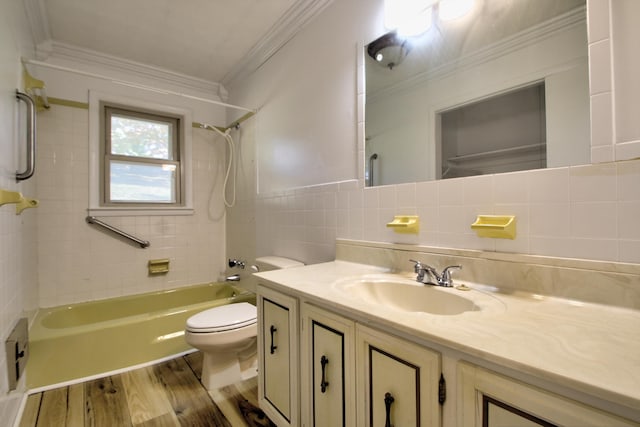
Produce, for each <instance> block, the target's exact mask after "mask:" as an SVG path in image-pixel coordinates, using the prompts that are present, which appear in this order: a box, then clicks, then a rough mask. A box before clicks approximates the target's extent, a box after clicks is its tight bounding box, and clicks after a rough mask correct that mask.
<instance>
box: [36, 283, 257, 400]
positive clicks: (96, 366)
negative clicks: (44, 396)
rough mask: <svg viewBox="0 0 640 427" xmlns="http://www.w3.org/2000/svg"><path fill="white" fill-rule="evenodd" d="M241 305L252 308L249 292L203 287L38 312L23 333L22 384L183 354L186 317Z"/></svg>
mask: <svg viewBox="0 0 640 427" xmlns="http://www.w3.org/2000/svg"><path fill="white" fill-rule="evenodd" d="M245 301H248V302H251V303H253V304H255V294H253V293H251V292H247V291H245V290H242V289H240V288H238V287H235V286H232V285H229V284H226V283H208V284H203V285H195V286H188V287H183V288H177V289H172V290H168V291H161V292H153V293H147V294H139V295H132V296H126V297H120V298H112V299H107V300H101V301H93V302H86V303H80V304H73V305H66V306H61V307H53V308H46V309H41V310H39V311H38V313H37V314H36V316H35V319H34V322H33V326H32V327H31V330H30V332H29V334H30V336H29V341H30V343H29V345H30V356H29V361H28V363H27V386H28V387H29V388H30V389H36V388H41V387H45V386H49V385H51V384H58V383H63V382H68V381H73V380H76V379H79V378H84V377H91V376H96V375H99V374H102V373H106V372H109V371H115V370H119V369H123V368H127V367H130V366H135V365H139V364H144V363H148V362H151V361H154V360H159V359H163V358H167V357H170V356H173V355H176V354H180V353H184V352H187V351H189V350H191V347H189V346H188V345H187V343H186V342H185V340H184V325H185V322H186V320H187V318H189V317H190V316H192V315H193V314H195V313H198V312H200V311H203V310H206V309H207V308H210V307H216V306H219V305H225V304H233V303H238V302H245Z"/></svg>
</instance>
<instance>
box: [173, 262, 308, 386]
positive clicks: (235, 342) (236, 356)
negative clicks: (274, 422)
mask: <svg viewBox="0 0 640 427" xmlns="http://www.w3.org/2000/svg"><path fill="white" fill-rule="evenodd" d="M302 265H304V264H303V263H301V262H298V261H294V260H292V259H289V258H282V257H275V256H267V257H262V258H257V259H256V266H257V267H258V268H259V269H260V271H268V270H276V269H281V268H290V267H298V266H302ZM241 282H242V281H240V282H239V283H238V284H239V285H240V286H241V285H242V283H241ZM257 317H258V314H257V310H256V307H255V306H254V305H252V304H249V303H247V302H242V303H238V304H228V305H223V306H220V307H214V308H210V309H208V310H205V311H202V312H200V313H197V314H195V315H193V316H191V317H190V318H189V319H187V324H186V328H185V340H186V341H187V344H189V345H190V346H192V347H195V348H197V349H198V350H200V351H201V352H202V354H203V360H202V378H201V382H202V385H204V386H205V388H207V389H208V390H210V389H214V388H220V387H224V386H226V385H229V384H233V383H236V382H239V381H243V380H246V379H249V378H251V377H254V376H255V375H256V374H257V368H258V360H257V347H256V338H257V334H258V325H257Z"/></svg>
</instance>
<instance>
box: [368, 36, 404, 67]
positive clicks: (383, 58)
mask: <svg viewBox="0 0 640 427" xmlns="http://www.w3.org/2000/svg"><path fill="white" fill-rule="evenodd" d="M409 51H411V44H410V43H409V42H408V41H407V40H406V39H404V38H401V37H398V34H397V33H395V32H392V33H388V34H385V35H383V36H382V37H380V38H378V39H376V40H374V41H372V42H371V43H369V45H368V46H367V54H368V55H369V56H370V57H371V58H373V59H374V61H376V63H377V64H380V65H381V66H383V67H386V68H388V69H390V70H393V68H394V67H396V66H397V65H399V64H400V63H401V62H402V61H403V60H404V58H405V57H406V56H407V55H408V54H409Z"/></svg>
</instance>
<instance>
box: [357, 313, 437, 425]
mask: <svg viewBox="0 0 640 427" xmlns="http://www.w3.org/2000/svg"><path fill="white" fill-rule="evenodd" d="M356 345H357V355H356V357H357V362H358V363H357V365H358V368H357V369H358V390H359V391H362V393H361V394H360V395H358V425H360V426H367V427H374V426H375V427H382V426H398V427H400V426H402V427H405V426H407V427H426V426H430V427H436V426H439V425H440V419H441V408H440V403H439V402H438V382H439V379H440V355H439V354H438V353H436V352H434V351H432V350H429V349H426V348H423V347H420V346H418V345H416V344H413V343H410V342H407V341H404V340H401V339H399V338H395V337H391V336H389V335H386V334H384V333H382V332H378V331H375V330H372V329H370V328H367V327H364V326H361V325H357V327H356Z"/></svg>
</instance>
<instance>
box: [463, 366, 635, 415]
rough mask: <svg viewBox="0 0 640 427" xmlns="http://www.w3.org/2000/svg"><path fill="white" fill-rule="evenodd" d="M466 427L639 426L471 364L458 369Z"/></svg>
mask: <svg viewBox="0 0 640 427" xmlns="http://www.w3.org/2000/svg"><path fill="white" fill-rule="evenodd" d="M458 378H459V388H458V396H457V397H458V400H459V402H458V425H460V426H463V427H479V426H482V427H539V426H544V427H554V426H567V427H569V426H576V427H577V426H581V427H602V426H607V427H617V426H625V427H628V426H636V427H638V425H639V424H637V423H634V422H632V421H630V420H626V419H623V418H620V417H618V416H616V415H613V414H609V413H606V412H604V411H600V410H598V409H596V408H593V407H590V406H587V405H584V404H582V403H580V402H577V401H574V400H571V399H568V398H566V397H564V396H560V395H557V394H554V393H551V392H548V391H546V390H542V389H540V388H537V387H534V386H531V385H528V384H525V383H522V382H520V381H516V380H514V379H511V378H508V377H505V376H502V375H499V374H497V373H494V372H491V371H488V370H485V369H483V368H479V367H477V366H474V365H470V364H468V363H464V362H463V363H460V364H459V365H458Z"/></svg>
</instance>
